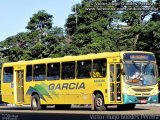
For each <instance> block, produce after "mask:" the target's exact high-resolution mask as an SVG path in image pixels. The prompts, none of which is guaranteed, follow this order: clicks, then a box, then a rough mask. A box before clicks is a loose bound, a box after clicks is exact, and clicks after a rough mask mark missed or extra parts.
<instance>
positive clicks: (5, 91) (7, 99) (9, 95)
mask: <svg viewBox="0 0 160 120" xmlns="http://www.w3.org/2000/svg"><path fill="white" fill-rule="evenodd" d="M2 102H4V103H9V104H14V92H13V83H2Z"/></svg>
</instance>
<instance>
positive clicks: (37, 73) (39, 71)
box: [34, 64, 46, 81]
mask: <svg viewBox="0 0 160 120" xmlns="http://www.w3.org/2000/svg"><path fill="white" fill-rule="evenodd" d="M45 78H46V65H45V64H38V65H34V80H35V81H39V80H45Z"/></svg>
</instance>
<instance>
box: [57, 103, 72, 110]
mask: <svg viewBox="0 0 160 120" xmlns="http://www.w3.org/2000/svg"><path fill="white" fill-rule="evenodd" d="M70 108H71V105H70V104H67V105H55V109H56V110H69V109H70Z"/></svg>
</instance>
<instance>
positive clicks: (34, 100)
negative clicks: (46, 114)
mask: <svg viewBox="0 0 160 120" xmlns="http://www.w3.org/2000/svg"><path fill="white" fill-rule="evenodd" d="M31 109H32V110H40V109H41V105H40V99H39V96H38V95H37V94H34V95H33V96H32V97H31Z"/></svg>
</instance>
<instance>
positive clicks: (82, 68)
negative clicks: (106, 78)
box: [77, 60, 91, 79]
mask: <svg viewBox="0 0 160 120" xmlns="http://www.w3.org/2000/svg"><path fill="white" fill-rule="evenodd" d="M90 73H91V60H84V61H78V62H77V78H80V79H81V78H91V74H90Z"/></svg>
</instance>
